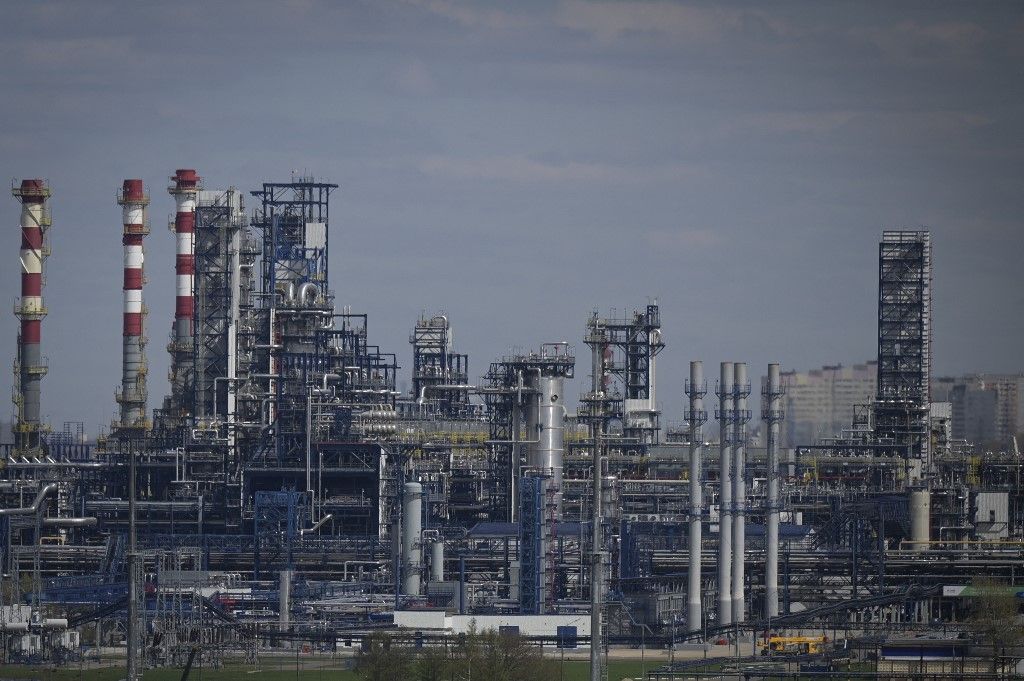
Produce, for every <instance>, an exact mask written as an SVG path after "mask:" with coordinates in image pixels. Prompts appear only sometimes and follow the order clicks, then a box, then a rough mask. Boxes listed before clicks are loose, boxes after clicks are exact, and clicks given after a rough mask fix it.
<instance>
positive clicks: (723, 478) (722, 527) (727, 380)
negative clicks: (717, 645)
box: [718, 362, 735, 626]
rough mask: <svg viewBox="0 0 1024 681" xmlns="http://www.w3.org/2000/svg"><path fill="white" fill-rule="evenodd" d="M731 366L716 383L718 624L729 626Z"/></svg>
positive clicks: (724, 365) (729, 364)
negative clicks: (717, 427) (717, 430)
mask: <svg viewBox="0 0 1024 681" xmlns="http://www.w3.org/2000/svg"><path fill="white" fill-rule="evenodd" d="M734 371H735V369H734V368H733V363H732V362H722V365H721V375H720V378H719V382H718V405H719V406H718V426H719V443H720V444H719V453H718V459H719V460H718V485H719V495H718V505H719V512H718V513H719V521H718V624H719V625H720V626H725V625H727V624H732V467H731V465H730V463H731V462H730V460H729V458H730V455H731V454H732V450H731V449H730V447H729V442H730V440H731V439H732V432H731V430H732V428H731V425H732V420H733V412H734V409H733V402H732V393H733V383H734Z"/></svg>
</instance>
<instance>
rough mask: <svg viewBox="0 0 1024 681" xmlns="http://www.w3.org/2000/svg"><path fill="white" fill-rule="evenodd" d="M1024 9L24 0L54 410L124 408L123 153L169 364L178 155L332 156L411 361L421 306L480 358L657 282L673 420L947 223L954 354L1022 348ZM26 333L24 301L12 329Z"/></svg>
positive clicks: (30, 138)
mask: <svg viewBox="0 0 1024 681" xmlns="http://www.w3.org/2000/svg"><path fill="white" fill-rule="evenodd" d="M1022 35H1024V9H1022V8H1021V6H1020V5H1019V4H1017V3H1001V2H990V3H976V4H967V3H960V2H923V1H922V2H908V3H898V4H892V5H889V6H886V7H883V8H879V7H874V8H872V10H871V11H866V10H864V9H863V8H861V7H859V6H858V5H857V4H855V3H843V2H814V3H796V2H792V3H772V4H770V5H766V4H750V3H744V2H735V3H717V4H714V5H709V4H707V3H698V2H692V3H690V2H668V1H666V2H656V1H645V0H642V1H639V2H605V1H599V2H581V1H579V0H565V1H564V2H558V3H554V4H552V3H539V2H533V3H531V2H524V3H516V4H514V5H509V4H506V3H482V2H475V1H474V2H456V1H454V0H451V1H449V0H416V1H409V2H389V3H379V2H369V1H368V0H367V1H364V2H352V3H335V2H328V1H326V0H302V1H299V2H291V3H280V2H272V1H270V0H266V1H260V2H246V3H235V2H223V3H200V2H190V1H186V2H176V3H156V2H139V3H128V4H125V3H101V2H95V3H80V2H72V1H67V2H41V3H16V4H12V5H9V6H7V7H5V21H4V22H3V23H2V25H0V58H2V59H3V63H4V64H5V68H4V69H3V70H0V92H2V94H3V96H2V97H0V123H2V125H0V172H2V174H4V175H5V176H7V177H11V178H20V177H28V176H34V175H41V176H44V177H48V178H49V179H50V180H51V182H52V184H53V186H54V192H55V193H54V199H53V212H54V230H53V233H52V242H53V256H52V257H51V259H50V260H49V261H48V263H47V265H48V277H47V286H46V290H45V293H44V295H45V296H46V300H47V304H48V306H49V308H50V316H49V317H48V318H47V319H46V320H45V322H44V327H43V344H44V352H45V353H46V354H47V355H49V357H50V365H51V372H50V374H49V375H48V376H47V377H46V379H45V381H44V388H43V389H44V409H45V410H46V411H48V412H49V414H50V415H51V417H52V418H53V419H54V420H55V421H56V422H57V424H58V426H59V423H60V421H62V420H65V419H71V418H76V419H81V420H85V421H86V422H87V424H88V425H89V427H90V429H95V426H96V425H97V424H99V423H103V422H106V421H108V420H109V418H110V416H111V415H112V413H113V411H114V402H113V388H114V385H115V384H116V383H117V381H118V375H119V374H118V372H119V362H120V357H119V347H120V312H121V301H120V296H121V293H120V285H121V284H120V277H121V247H120V224H119V222H120V214H119V210H118V208H117V206H116V205H115V204H114V200H113V197H114V191H115V189H116V188H117V186H118V185H119V183H120V181H121V180H122V179H123V178H125V177H132V176H137V177H142V178H144V179H145V180H146V182H147V184H148V185H149V187H150V190H151V193H152V196H153V202H152V205H151V209H150V214H151V219H152V222H153V225H154V230H153V233H152V235H151V236H150V237H149V238H148V239H147V273H148V276H149V284H148V285H147V287H146V293H145V295H146V300H147V304H148V306H149V309H150V315H149V317H148V321H147V329H148V334H149V336H150V339H151V342H150V344H149V348H148V350H149V358H150V362H151V365H152V368H151V371H150V376H151V380H152V385H151V388H150V392H151V396H152V397H153V402H154V403H155V402H156V401H157V400H158V399H159V398H160V396H161V395H162V394H163V392H164V391H165V390H166V382H165V380H164V376H165V375H166V368H167V356H166V352H164V351H163V346H164V344H165V339H166V334H167V332H168V330H169V327H170V322H171V318H172V315H173V239H172V238H171V237H170V235H168V234H167V233H166V232H164V231H163V230H162V223H163V222H164V221H165V220H166V218H167V216H168V215H169V214H170V213H171V211H172V210H173V201H172V200H171V198H170V197H169V196H167V195H166V194H165V193H164V187H165V185H166V182H167V176H168V175H169V174H170V173H171V172H172V171H173V170H174V168H177V167H183V166H192V167H196V168H198V169H199V171H200V173H201V174H202V175H203V176H204V177H205V178H207V182H208V184H209V185H210V186H226V185H229V184H234V185H236V186H238V187H241V188H245V189H248V188H251V187H253V186H255V185H256V183H258V182H260V181H263V180H271V179H273V180H279V179H281V178H287V177H288V175H289V173H290V172H291V171H292V170H298V171H300V172H311V173H314V174H316V175H318V176H322V177H326V178H330V179H332V180H334V181H337V182H339V183H340V184H341V189H340V190H339V191H338V193H337V194H336V198H335V204H334V209H333V211H332V216H333V218H334V219H333V224H332V227H333V229H334V230H335V232H334V233H335V236H332V245H333V248H334V250H333V251H332V255H331V272H332V285H333V287H334V289H335V290H336V292H337V295H338V300H339V303H340V304H347V305H352V306H354V307H355V308H357V309H361V310H365V311H367V312H368V313H369V314H370V330H371V333H372V335H373V342H375V343H379V344H381V345H382V346H384V347H385V348H387V349H389V350H392V351H395V352H398V353H399V357H400V358H403V359H404V361H405V363H406V364H408V362H409V349H408V347H407V342H406V341H407V338H408V329H409V326H410V325H411V324H412V322H413V321H414V319H415V317H416V316H417V315H418V314H420V312H422V311H427V312H432V311H434V310H438V309H444V310H445V311H447V312H448V313H449V315H450V316H451V318H452V319H453V322H454V323H455V325H456V338H457V339H458V342H459V344H460V346H461V347H462V349H463V350H466V351H468V352H470V353H471V355H472V360H471V361H472V363H471V369H472V370H473V372H474V373H482V371H483V370H484V369H485V367H486V363H487V362H489V361H490V360H491V359H492V358H493V357H495V356H498V355H501V354H503V353H504V352H506V351H507V350H508V349H509V348H510V347H512V346H519V347H531V346H535V345H537V344H539V343H541V342H543V341H547V340H552V339H570V340H575V342H576V344H577V348H578V350H580V351H582V350H583V346H582V343H581V341H580V337H581V334H582V329H583V325H584V323H585V320H586V317H587V315H588V314H589V311H590V310H591V309H592V308H594V307H600V308H602V309H604V308H609V307H616V308H617V309H618V310H619V311H623V310H625V309H627V308H628V307H630V306H634V305H643V304H645V303H646V302H647V300H648V299H649V298H653V297H655V296H657V298H658V300H659V302H660V304H661V305H662V308H663V315H662V316H663V319H664V323H665V336H666V339H667V341H668V343H669V347H668V349H667V350H666V352H665V355H664V356H663V357H664V359H663V361H662V362H660V363H659V369H660V371H662V372H663V374H662V375H661V377H660V380H659V385H660V386H661V387H662V391H663V392H662V400H663V402H664V407H665V408H666V409H667V410H669V412H670V413H669V419H670V420H671V419H672V418H674V417H673V416H672V415H673V414H676V413H678V410H679V409H680V408H681V405H682V400H681V386H682V379H683V370H684V367H685V363H686V362H687V361H688V360H690V359H693V358H701V359H704V360H705V361H706V362H709V363H713V362H717V361H719V360H721V359H736V360H742V359H746V360H749V361H750V362H752V363H753V365H754V366H755V367H760V366H762V365H764V364H766V363H767V362H768V361H772V360H780V361H782V362H783V363H784V364H786V365H788V366H793V367H810V366H815V365H820V364H822V363H825V362H835V361H845V362H850V361H856V360H862V359H865V358H869V357H871V356H872V354H873V353H874V350H875V348H874V325H875V321H874V315H875V309H874V305H875V293H874V276H875V272H874V270H875V267H876V264H875V257H876V245H875V242H876V241H877V238H878V235H879V233H880V231H881V230H882V229H883V228H888V227H896V226H904V225H905V226H917V225H928V226H930V227H931V228H933V229H934V230H935V234H936V237H935V249H936V276H937V280H936V331H937V334H938V335H937V339H936V369H937V371H939V372H958V371H968V370H976V369H977V370H983V369H984V370H1016V369H1020V368H1021V365H1022V362H1021V357H1020V353H1019V349H1018V346H1019V343H1018V342H1017V340H1016V339H1018V338H1019V337H1020V336H1021V334H1022V332H1024V315H1021V314H1020V311H1021V301H1020V296H1019V295H1018V294H1016V293H1014V292H1015V291H1017V290H1018V289H1019V288H1020V287H1019V282H1018V281H1017V275H1016V272H1017V271H1018V268H1019V262H1020V261H1021V258H1022V256H1024V240H1022V239H1021V238H1020V235H1021V233H1022V227H1024V225H1022V224H1021V216H1022V215H1024V196H1022V194H1021V192H1020V190H1019V188H1020V186H1021V184H1022V180H1024V123H1022V121H1024V82H1022V81H1021V79H1020V72H1021V68H1022V66H1024V51H1022V49H1021V44H1024V41H1022V40H1021V36H1022ZM7 215H8V220H7V224H8V226H9V228H8V230H7V237H6V241H5V243H6V244H7V248H6V249H3V248H0V257H2V256H3V255H4V253H6V254H7V257H8V263H9V264H8V265H7V266H6V267H2V268H0V272H2V273H3V276H2V277H0V286H2V287H3V288H2V290H4V291H7V299H8V302H10V301H11V300H13V298H14V296H15V295H17V291H18V277H17V268H16V267H15V261H14V258H16V257H17V256H16V254H15V251H16V250H17V244H18V237H17V230H16V228H15V225H16V223H17V206H16V204H15V203H14V202H13V201H9V202H8V203H7ZM15 333H16V320H15V318H14V317H13V315H10V314H8V315H2V316H0V340H3V339H6V343H7V352H8V356H9V357H13V354H14V338H15ZM2 352H3V346H2V345H0V356H2ZM581 375H582V374H581ZM9 386H10V376H9V372H0V393H2V392H5V391H6V390H8V389H9Z"/></svg>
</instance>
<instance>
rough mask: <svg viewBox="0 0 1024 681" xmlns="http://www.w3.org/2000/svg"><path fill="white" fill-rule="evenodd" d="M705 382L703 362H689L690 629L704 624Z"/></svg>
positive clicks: (688, 583) (688, 626)
mask: <svg viewBox="0 0 1024 681" xmlns="http://www.w3.org/2000/svg"><path fill="white" fill-rule="evenodd" d="M707 390H708V388H707V384H706V383H705V382H704V363H703V362H690V380H689V381H687V382H686V394H687V396H689V398H690V410H689V411H688V412H687V414H686V420H687V421H688V422H689V424H690V537H689V540H690V548H689V558H690V563H689V574H688V576H687V577H688V581H687V588H686V612H687V615H686V628H687V630H689V631H700V630H701V625H702V624H703V615H702V614H701V588H700V587H701V583H700V581H701V569H702V565H701V558H702V555H701V545H702V542H701V539H702V526H701V523H702V522H703V518H704V473H703V470H702V464H703V461H701V458H702V457H703V455H704V436H703V433H702V429H701V426H703V425H704V422H705V421H707V418H708V413H707V412H706V411H704V395H706V394H707Z"/></svg>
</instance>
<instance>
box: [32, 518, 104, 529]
mask: <svg viewBox="0 0 1024 681" xmlns="http://www.w3.org/2000/svg"><path fill="white" fill-rule="evenodd" d="M95 524H96V518H43V526H44V527H92V526H93V525H95Z"/></svg>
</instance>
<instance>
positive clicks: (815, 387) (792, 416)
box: [761, 361, 878, 447]
mask: <svg viewBox="0 0 1024 681" xmlns="http://www.w3.org/2000/svg"><path fill="white" fill-rule="evenodd" d="M782 379H783V383H784V385H785V386H786V394H785V396H784V397H783V403H784V405H785V413H786V418H785V420H784V421H783V422H782V440H783V446H785V447H795V446H797V445H808V444H814V443H815V442H817V441H818V440H821V439H822V438H827V437H834V436H837V435H840V434H841V433H842V431H843V430H844V429H848V428H849V427H850V424H851V423H852V422H853V411H854V407H855V406H857V405H866V404H870V403H871V402H872V400H874V398H875V391H876V386H877V380H878V363H877V362H875V361H870V362H865V363H864V364H854V365H853V366H843V365H841V364H838V365H836V366H823V367H821V368H820V369H812V370H811V371H806V372H799V371H788V372H784V373H783V375H782ZM761 380H762V383H763V382H764V381H765V380H766V379H765V378H762V379H761Z"/></svg>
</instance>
